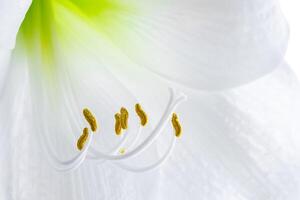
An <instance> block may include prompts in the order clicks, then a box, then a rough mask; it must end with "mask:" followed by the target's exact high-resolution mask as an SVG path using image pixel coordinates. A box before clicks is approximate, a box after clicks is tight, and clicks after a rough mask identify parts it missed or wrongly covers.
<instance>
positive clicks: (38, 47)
mask: <svg viewBox="0 0 300 200" xmlns="http://www.w3.org/2000/svg"><path fill="white" fill-rule="evenodd" d="M57 6H63V7H64V8H65V9H66V10H68V11H69V12H70V13H72V14H73V15H76V16H77V17H78V19H80V20H81V21H84V22H86V23H87V24H88V25H89V26H90V27H91V28H93V29H94V30H95V31H97V32H99V33H100V34H99V37H101V35H102V36H104V37H107V38H108V39H111V40H112V41H113V40H115V39H116V38H118V37H120V38H124V35H125V31H121V30H122V29H124V30H125V29H126V27H125V28H124V26H123V25H122V20H116V19H114V18H113V16H114V15H119V14H122V15H131V14H135V13H136V10H135V9H134V6H132V5H124V4H122V0H33V2H32V5H31V7H30V9H29V11H28V13H27V15H26V17H25V20H24V22H23V24H22V26H21V29H20V31H19V34H18V43H20V46H22V47H24V48H25V49H26V51H27V52H28V54H29V55H30V56H32V57H33V58H38V59H40V62H41V63H42V64H41V65H42V66H41V67H43V71H44V72H46V73H47V74H48V73H52V72H53V71H55V70H57V69H56V65H55V45H54V42H55V37H59V36H60V35H59V33H60V32H63V30H58V29H59V28H58V27H61V26H58V25H57V22H58V21H59V22H60V24H61V23H63V22H64V16H61V15H59V16H58V15H57V14H58V12H56V8H57ZM107 13H110V14H109V15H107ZM108 16H109V17H108ZM54 35H55V37H54ZM81 37H82V38H81V39H82V40H84V39H85V38H84V36H81ZM87 39H88V38H87ZM74 42H76V41H74Z"/></svg>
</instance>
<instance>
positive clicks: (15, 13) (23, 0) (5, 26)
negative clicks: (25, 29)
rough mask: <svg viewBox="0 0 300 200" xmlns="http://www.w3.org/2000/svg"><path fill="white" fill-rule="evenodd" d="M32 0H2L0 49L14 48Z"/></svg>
mask: <svg viewBox="0 0 300 200" xmlns="http://www.w3.org/2000/svg"><path fill="white" fill-rule="evenodd" d="M30 4H31V0H2V1H0V49H1V48H5V49H13V48H14V46H15V40H16V35H17V33H18V30H19V27H20V25H21V23H22V21H23V19H24V16H25V14H26V12H27V10H28V8H29V6H30Z"/></svg>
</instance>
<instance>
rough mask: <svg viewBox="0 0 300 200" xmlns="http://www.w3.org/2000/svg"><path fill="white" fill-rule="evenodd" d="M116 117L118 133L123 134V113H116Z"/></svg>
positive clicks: (116, 130)
mask: <svg viewBox="0 0 300 200" xmlns="http://www.w3.org/2000/svg"><path fill="white" fill-rule="evenodd" d="M115 119H116V123H115V132H116V135H121V133H122V125H121V114H119V113H117V114H115Z"/></svg>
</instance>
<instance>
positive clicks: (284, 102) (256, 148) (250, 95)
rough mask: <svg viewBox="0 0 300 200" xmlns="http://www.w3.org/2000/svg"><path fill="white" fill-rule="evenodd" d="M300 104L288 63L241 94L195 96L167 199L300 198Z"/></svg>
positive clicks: (169, 169) (170, 165) (170, 169)
mask: <svg viewBox="0 0 300 200" xmlns="http://www.w3.org/2000/svg"><path fill="white" fill-rule="evenodd" d="M299 100H300V92H299V82H298V80H297V79H296V78H295V76H294V74H293V73H292V72H291V71H290V69H289V67H288V66H286V65H282V66H280V67H279V68H277V69H276V71H274V72H273V73H271V74H269V75H268V76H266V77H264V78H261V79H260V80H257V81H255V82H253V83H251V84H249V85H246V86H243V87H240V88H237V89H234V90H230V91H226V92H216V93H210V94H203V93H202V94H201V93H191V94H189V101H188V103H187V104H185V105H183V106H182V107H181V108H180V109H179V111H178V112H179V114H181V118H183V119H184V121H183V122H182V123H183V125H184V126H183V127H184V130H185V131H184V136H183V138H182V141H181V142H180V143H178V145H177V147H176V149H175V151H174V153H173V156H171V159H170V160H169V162H167V163H166V164H165V167H164V168H163V172H162V174H163V175H162V176H163V177H164V178H163V183H164V184H163V185H162V186H161V191H164V192H163V193H162V194H161V195H162V196H161V199H166V198H168V199H170V198H171V199H193V198H194V197H202V198H204V199H259V200H263V199H268V198H269V199H291V200H292V199H295V198H299V196H300V193H299V190H298V188H299V187H300V186H299V178H300V174H299V172H298V171H299V161H300V160H299V158H300V156H299V142H300V137H299V134H298V133H299V128H300V127H299V114H300V104H299V102H300V101H299ZM170 177H172V179H170Z"/></svg>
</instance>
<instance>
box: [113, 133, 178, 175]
mask: <svg viewBox="0 0 300 200" xmlns="http://www.w3.org/2000/svg"><path fill="white" fill-rule="evenodd" d="M175 145H176V138H175V137H172V141H171V145H169V147H168V149H167V151H166V152H165V154H164V155H163V156H162V157H161V158H160V159H159V160H157V161H156V162H155V163H153V164H151V165H148V166H145V167H134V166H129V165H125V164H122V163H116V166H118V167H120V168H122V169H124V170H127V171H131V172H135V173H140V172H146V171H151V170H155V169H157V168H159V167H161V166H162V165H163V164H164V163H165V161H167V160H168V158H169V157H170V156H171V155H172V152H173V150H174V147H175Z"/></svg>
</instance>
